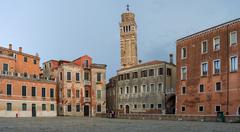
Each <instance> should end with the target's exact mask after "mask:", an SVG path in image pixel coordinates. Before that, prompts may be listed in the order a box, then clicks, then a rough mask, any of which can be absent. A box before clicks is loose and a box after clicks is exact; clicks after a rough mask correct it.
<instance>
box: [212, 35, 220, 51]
mask: <svg viewBox="0 0 240 132" xmlns="http://www.w3.org/2000/svg"><path fill="white" fill-rule="evenodd" d="M216 39H219V48H218V49H216V47H215V46H216ZM220 49H221V38H220V36H215V37H214V38H213V51H219V50H220Z"/></svg>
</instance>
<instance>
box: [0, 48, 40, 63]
mask: <svg viewBox="0 0 240 132" xmlns="http://www.w3.org/2000/svg"><path fill="white" fill-rule="evenodd" d="M0 49H3V50H7V51H12V52H14V53H16V54H22V55H26V56H29V57H32V58H37V59H39V60H40V57H39V56H36V55H32V54H29V53H25V52H19V51H17V50H14V49H8V48H5V47H2V46H0Z"/></svg>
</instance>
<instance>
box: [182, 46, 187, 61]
mask: <svg viewBox="0 0 240 132" xmlns="http://www.w3.org/2000/svg"><path fill="white" fill-rule="evenodd" d="M186 57H187V49H186V48H182V52H181V58H182V59H185V58H186Z"/></svg>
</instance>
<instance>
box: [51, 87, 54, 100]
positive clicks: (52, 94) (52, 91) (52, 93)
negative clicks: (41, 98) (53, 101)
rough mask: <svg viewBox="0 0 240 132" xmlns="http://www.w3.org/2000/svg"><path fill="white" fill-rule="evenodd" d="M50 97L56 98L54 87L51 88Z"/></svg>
mask: <svg viewBox="0 0 240 132" xmlns="http://www.w3.org/2000/svg"><path fill="white" fill-rule="evenodd" d="M50 98H54V89H53V88H51V89H50Z"/></svg>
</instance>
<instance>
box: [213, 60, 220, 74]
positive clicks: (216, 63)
mask: <svg viewBox="0 0 240 132" xmlns="http://www.w3.org/2000/svg"><path fill="white" fill-rule="evenodd" d="M213 68H214V69H213V73H214V74H219V73H220V68H221V63H220V60H214V61H213Z"/></svg>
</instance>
